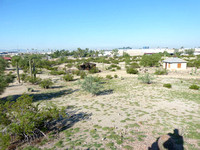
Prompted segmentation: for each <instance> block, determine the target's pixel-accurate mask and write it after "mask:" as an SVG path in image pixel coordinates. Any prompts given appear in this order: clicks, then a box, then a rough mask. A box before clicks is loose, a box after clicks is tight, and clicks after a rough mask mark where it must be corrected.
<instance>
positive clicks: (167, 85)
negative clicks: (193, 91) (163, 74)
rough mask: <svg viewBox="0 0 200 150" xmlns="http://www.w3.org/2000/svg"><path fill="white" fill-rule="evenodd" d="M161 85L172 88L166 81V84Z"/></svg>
mask: <svg viewBox="0 0 200 150" xmlns="http://www.w3.org/2000/svg"><path fill="white" fill-rule="evenodd" d="M163 87H166V88H172V85H171V84H170V83H166V84H163Z"/></svg>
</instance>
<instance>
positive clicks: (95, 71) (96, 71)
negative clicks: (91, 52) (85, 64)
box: [89, 67, 99, 74]
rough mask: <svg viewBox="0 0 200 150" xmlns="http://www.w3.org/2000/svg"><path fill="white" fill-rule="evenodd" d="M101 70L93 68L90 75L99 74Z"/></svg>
mask: <svg viewBox="0 0 200 150" xmlns="http://www.w3.org/2000/svg"><path fill="white" fill-rule="evenodd" d="M98 72H99V69H98V68H97V67H93V68H92V69H90V70H89V73H91V74H93V73H98Z"/></svg>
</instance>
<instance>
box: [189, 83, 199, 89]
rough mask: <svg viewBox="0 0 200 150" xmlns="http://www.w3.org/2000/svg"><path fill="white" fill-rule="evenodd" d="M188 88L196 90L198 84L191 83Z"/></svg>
mask: <svg viewBox="0 0 200 150" xmlns="http://www.w3.org/2000/svg"><path fill="white" fill-rule="evenodd" d="M189 89H193V90H198V89H199V86H198V85H196V84H193V85H191V86H190V87H189Z"/></svg>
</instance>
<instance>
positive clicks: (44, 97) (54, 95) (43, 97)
mask: <svg viewBox="0 0 200 150" xmlns="http://www.w3.org/2000/svg"><path fill="white" fill-rule="evenodd" d="M76 91H78V89H75V90H73V89H67V90H61V91H56V92H48V93H36V94H28V95H29V96H32V97H33V102H37V101H41V100H51V99H53V98H57V97H61V96H63V95H68V94H72V93H74V92H76ZM25 94H26V93H25ZM22 95H23V94H19V95H12V96H7V97H3V98H1V99H0V101H1V103H5V102H7V101H16V99H17V98H19V97H20V96H22Z"/></svg>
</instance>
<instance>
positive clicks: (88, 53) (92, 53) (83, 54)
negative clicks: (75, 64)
mask: <svg viewBox="0 0 200 150" xmlns="http://www.w3.org/2000/svg"><path fill="white" fill-rule="evenodd" d="M99 54H101V55H103V54H104V51H103V50H101V51H95V50H89V48H86V49H81V48H78V49H77V50H76V51H69V50H61V51H59V50H57V51H55V52H54V53H53V54H51V55H50V56H51V57H52V58H58V57H63V56H74V57H75V58H79V57H91V56H95V57H98V56H99Z"/></svg>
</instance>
